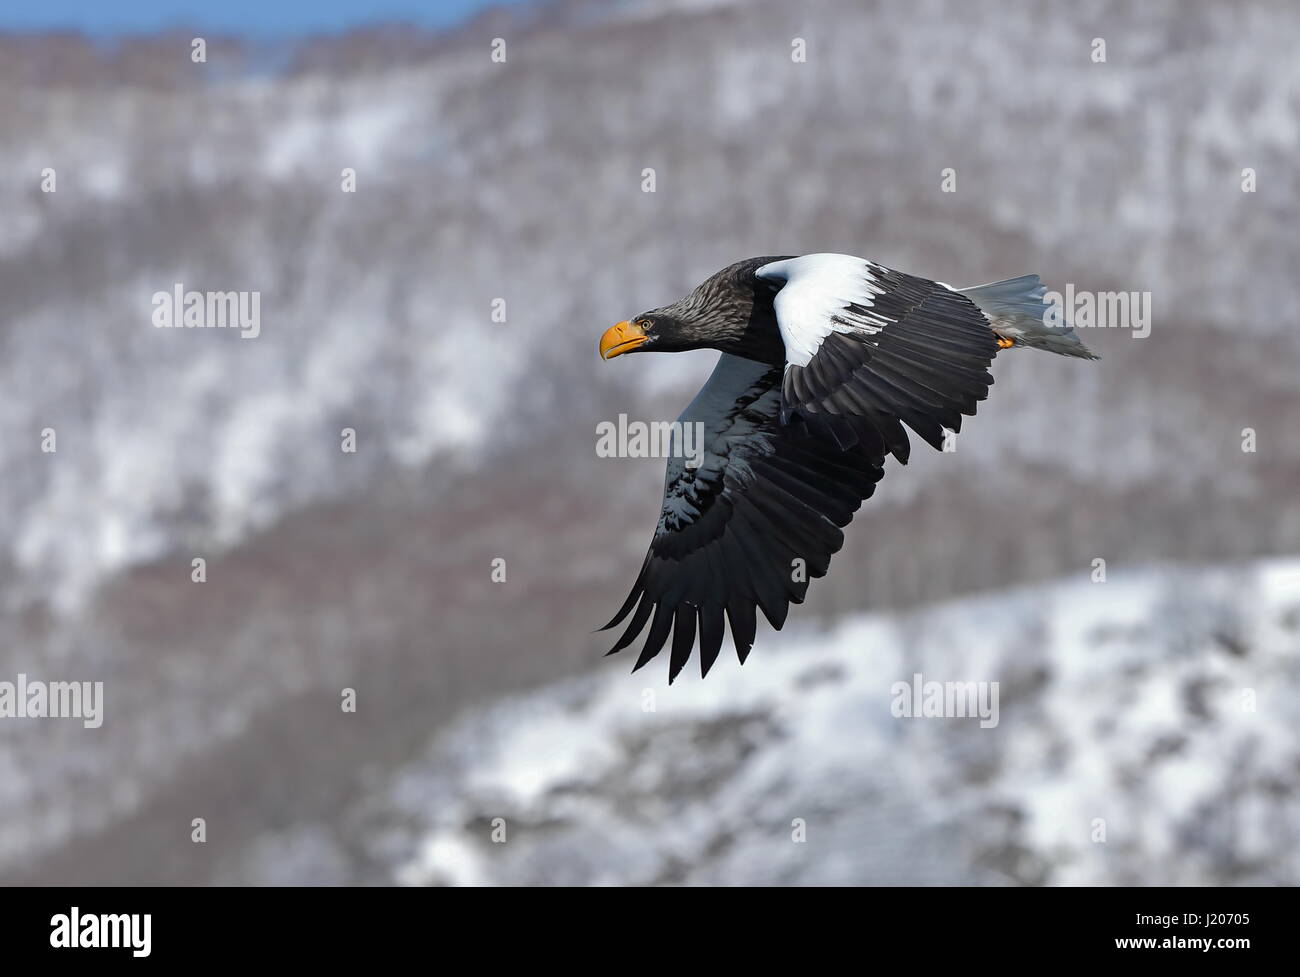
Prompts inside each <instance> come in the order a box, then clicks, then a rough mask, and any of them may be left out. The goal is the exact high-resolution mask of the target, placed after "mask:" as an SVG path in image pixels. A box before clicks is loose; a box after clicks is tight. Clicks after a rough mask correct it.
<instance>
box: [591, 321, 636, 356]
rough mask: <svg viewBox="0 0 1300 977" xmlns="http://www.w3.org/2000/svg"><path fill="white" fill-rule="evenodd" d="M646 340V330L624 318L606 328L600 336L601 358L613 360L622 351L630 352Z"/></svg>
mask: <svg viewBox="0 0 1300 977" xmlns="http://www.w3.org/2000/svg"><path fill="white" fill-rule="evenodd" d="M645 341H646V334H645V330H644V329H642V328H641V327H640V326H638V325H634V324H633V323H631V322H628V321H626V320H624V321H623V322H619V323H615V324H614V325H612V326H610V327H609V328H608V329H606V330H605V333H604V335H602V336H601V337H600V358H601V359H603V360H612V359H613V358H614V357H615V356H619V355H620V354H622V353H630V352H632V350H634V349H636V348H637V347H638V346H640V345H641V344H642V343H644V342H645Z"/></svg>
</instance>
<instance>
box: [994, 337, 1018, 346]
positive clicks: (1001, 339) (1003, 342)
mask: <svg viewBox="0 0 1300 977" xmlns="http://www.w3.org/2000/svg"><path fill="white" fill-rule="evenodd" d="M1014 345H1016V341H1015V340H1014V339H1007V338H1005V337H1003V336H999V337H998V349H1010V348H1011V347H1012V346H1014Z"/></svg>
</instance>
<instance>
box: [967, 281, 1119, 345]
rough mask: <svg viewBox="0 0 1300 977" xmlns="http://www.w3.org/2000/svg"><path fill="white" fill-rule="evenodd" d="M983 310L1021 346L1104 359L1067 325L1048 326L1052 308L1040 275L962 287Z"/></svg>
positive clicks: (998, 330)
mask: <svg viewBox="0 0 1300 977" xmlns="http://www.w3.org/2000/svg"><path fill="white" fill-rule="evenodd" d="M957 291H959V292H961V294H962V295H965V296H966V297H967V298H969V299H970V300H971V301H972V302H974V303H975V305H976V306H977V307H978V308H979V310H980V311H981V312H983V313H984V315H985V316H987V317H988V320H989V322H991V323H992V324H993V331H994V332H995V333H997V334H998V335H999V336H1001V337H1003V338H1004V339H1010V340H1011V341H1012V342H1013V343H1014V344H1015V345H1017V346H1032V347H1034V348H1035V349H1045V350H1047V351H1048V352H1049V353H1060V354H1061V355H1062V356H1081V357H1083V358H1084V359H1088V360H1099V359H1101V357H1100V356H1098V355H1097V354H1096V353H1094V352H1093V351H1092V350H1090V349H1089V348H1088V347H1087V346H1085V345H1083V341H1082V340H1081V339H1079V337H1078V336H1076V335H1075V334H1074V329H1073V328H1071V327H1070V326H1067V325H1064V324H1062V325H1059V326H1054V325H1048V323H1047V320H1046V313H1047V311H1048V307H1047V306H1046V305H1045V304H1044V303H1043V292H1044V288H1043V283H1042V282H1040V281H1039V280H1038V276H1037V275H1021V276H1020V277H1019V278H1008V279H1007V280H1006V281H1002V282H989V283H988V284H987V285H972V286H971V287H970V288H959V289H957Z"/></svg>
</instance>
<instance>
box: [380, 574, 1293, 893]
mask: <svg viewBox="0 0 1300 977" xmlns="http://www.w3.org/2000/svg"><path fill="white" fill-rule="evenodd" d="M622 664H624V663H623V662H616V663H615V664H614V665H613V666H612V667H611V668H610V670H609V671H608V673H607V674H604V675H602V676H600V677H598V678H592V679H586V680H579V681H573V682H567V683H564V684H563V685H560V686H557V687H554V688H550V689H543V690H539V691H538V692H536V693H533V694H530V695H526V696H523V697H521V698H517V699H512V700H510V701H505V702H501V703H499V704H497V705H496V706H495V707H493V708H492V709H491V710H489V711H487V712H486V713H485V714H483V715H479V716H474V717H472V718H469V719H467V720H465V721H463V722H461V723H460V724H458V725H457V726H456V727H455V728H454V729H452V730H450V731H448V732H447V733H446V735H444V736H441V737H439V738H438V740H437V741H436V742H435V744H434V745H433V746H432V747H431V749H430V751H429V754H428V756H427V758H425V759H424V760H423V761H421V762H420V763H419V764H417V765H413V766H412V768H410V769H408V770H407V771H406V772H405V773H404V774H403V775H402V776H401V777H399V778H398V779H397V780H396V781H395V783H394V784H393V785H392V788H391V792H390V794H389V795H388V797H387V798H386V800H385V802H384V804H380V805H378V808H375V807H372V808H371V809H370V812H369V817H370V818H371V819H372V823H374V824H375V825H376V826H377V825H379V824H380V823H382V824H383V825H385V826H386V827H384V828H382V829H380V828H378V827H377V829H376V831H375V834H374V838H375V839H378V840H377V841H375V842H374V843H375V844H376V845H381V844H382V845H384V846H388V847H387V849H385V850H387V851H389V852H390V853H400V852H403V851H405V852H406V853H407V857H406V858H405V859H404V860H401V864H400V868H399V869H398V870H397V872H396V873H395V877H396V878H397V879H398V880H400V881H403V882H407V883H414V884H421V883H451V884H493V883H578V884H587V883H592V884H599V883H616V882H617V883H654V882H681V883H721V884H736V885H750V884H770V883H778V882H794V883H839V882H857V883H905V882H913V883H916V882H920V883H940V882H949V883H952V882H958V883H961V882H964V883H988V882H994V883H996V882H1006V883H1013V882H1030V883H1039V882H1045V883H1051V884H1085V885H1087V884H1125V883H1133V882H1137V881H1140V882H1142V883H1144V884H1175V885H1178V884H1205V883H1212V882H1214V883H1221V882H1253V883H1278V882H1287V883H1292V884H1294V883H1295V882H1297V881H1300V864H1298V862H1297V857H1296V851H1297V842H1298V841H1300V838H1298V837H1297V832H1298V831H1300V798H1298V797H1297V796H1296V793H1295V787H1294V771H1295V769H1296V765H1297V763H1300V738H1298V737H1297V734H1298V733H1300V712H1297V710H1296V709H1295V705H1294V704H1295V701H1296V693H1297V690H1298V688H1300V560H1289V561H1275V562H1269V563H1263V564H1259V565H1257V566H1253V567H1249V568H1244V569H1234V570H1204V571H1188V570H1182V571H1164V570H1159V569H1153V570H1148V571H1144V572H1137V573H1129V574H1117V575H1114V576H1112V578H1111V579H1110V581H1109V582H1107V583H1092V582H1090V581H1087V580H1073V581H1065V582H1061V583H1056V584H1051V585H1046V586H1042V587H1030V588H1023V589H1020V590H1016V591H1013V592H1009V593H1004V594H987V595H984V596H982V597H981V598H978V599H972V600H964V601H959V602H954V603H950V604H945V605H941V606H938V607H935V608H931V609H925V610H921V611H918V612H916V613H912V614H907V615H897V616H887V615H866V616H859V617H855V618H852V619H849V620H847V621H845V622H844V623H843V624H842V625H841V626H839V627H836V628H834V629H833V630H831V631H829V632H827V633H824V634H821V633H815V632H811V631H808V630H804V631H797V630H796V631H792V632H789V633H786V634H784V635H781V636H771V635H766V636H763V637H762V638H761V639H760V646H759V648H758V650H757V651H756V652H755V654H754V656H753V658H752V659H751V660H750V662H749V663H748V664H747V665H746V666H745V668H744V669H743V670H742V669H741V668H739V667H738V666H737V665H736V664H735V663H734V662H730V663H723V664H722V665H721V667H719V668H716V669H715V670H714V672H713V674H711V675H710V677H709V679H708V681H707V682H700V681H698V679H694V677H693V676H691V677H688V676H686V675H684V676H683V680H682V681H681V682H679V683H678V684H677V685H675V686H673V687H672V688H671V689H670V688H668V687H667V686H666V685H664V676H663V675H662V674H661V673H662V672H663V671H664V670H663V669H661V668H658V667H657V666H658V665H659V664H660V663H659V662H655V663H654V664H653V665H652V666H650V668H649V670H648V671H647V672H643V673H638V674H637V675H636V676H635V677H632V676H629V675H627V674H626V673H625V671H624V669H622V668H620V667H618V666H619V665H622ZM915 672H920V673H922V674H923V675H924V676H925V678H926V679H934V680H938V681H966V680H971V681H981V680H987V681H996V682H998V683H1000V686H999V687H1000V699H1001V710H1000V722H999V724H998V725H997V726H996V727H995V728H991V729H981V728H980V725H979V722H978V720H972V719H960V718H942V719H941V718H931V719H907V718H894V717H893V716H892V715H891V709H890V703H891V699H892V696H891V690H890V687H891V685H892V684H893V683H894V682H896V681H910V680H911V677H912V675H913V674H914V673H915ZM1252 691H1253V694H1254V697H1255V702H1254V706H1253V708H1252V707H1250V705H1249V703H1248V701H1247V698H1246V697H1247V696H1249V695H1250V694H1251V692H1252ZM646 696H653V698H654V711H645V710H644V708H643V705H644V702H645V701H646V700H645V697H646ZM386 805H387V806H386ZM498 818H500V819H504V828H505V833H506V834H505V837H506V840H505V843H504V844H501V843H493V842H492V841H491V838H492V832H493V827H494V820H495V819H498ZM800 818H801V819H803V820H804V822H805V824H806V841H805V842H803V843H796V842H795V841H793V840H792V831H793V830H794V827H792V825H795V819H800ZM1096 819H1102V820H1104V822H1105V825H1104V832H1105V833H1104V841H1102V840H1094V836H1096V835H1098V831H1099V825H1098V823H1097V820H1096ZM394 824H400V825H402V826H403V827H402V828H400V829H398V828H394V827H392V826H393V825H394Z"/></svg>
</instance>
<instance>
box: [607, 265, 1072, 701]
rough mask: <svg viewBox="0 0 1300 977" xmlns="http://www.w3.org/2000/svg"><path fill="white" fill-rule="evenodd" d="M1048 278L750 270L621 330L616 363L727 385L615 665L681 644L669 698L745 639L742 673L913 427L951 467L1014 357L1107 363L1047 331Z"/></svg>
mask: <svg viewBox="0 0 1300 977" xmlns="http://www.w3.org/2000/svg"><path fill="white" fill-rule="evenodd" d="M1046 311H1047V306H1045V305H1044V304H1043V286H1042V284H1041V283H1040V282H1039V280H1038V276H1037V275H1025V276H1023V277H1021V278H1013V279H1010V280H1008V281H1002V282H994V283H992V284H989V285H977V286H975V287H972V288H962V289H953V288H951V287H949V286H948V285H945V284H943V283H942V282H932V281H928V280H927V279H924V278H917V277H915V276H913V275H906V274H903V273H902V272H898V271H893V270H892V269H889V268H885V267H883V266H881V265H878V264H876V263H875V262H872V261H867V260H866V259H863V258H855V257H853V256H852V255H847V254H807V255H803V256H801V257H791V256H788V255H787V256H779V255H774V256H769V257H763V258H749V259H747V260H745V261H739V262H737V263H736V264H734V265H731V266H729V267H727V268H724V269H722V271H720V272H718V273H717V274H716V275H714V276H712V277H711V278H709V279H708V280H707V281H705V282H704V283H703V284H702V285H700V286H699V287H698V288H697V289H695V291H693V292H691V294H689V295H687V296H686V297H685V298H683V299H681V300H680V301H677V302H674V303H672V304H671V305H666V306H664V307H663V308H661V309H653V310H651V311H650V312H644V313H642V314H641V315H639V316H637V317H635V318H634V319H631V320H628V321H625V322H620V323H618V324H617V325H615V326H612V327H611V328H609V329H608V330H606V331H605V334H604V335H603V336H601V337H600V355H601V356H602V357H603V358H604V359H607V360H609V359H613V358H614V357H615V356H621V355H622V354H624V353H632V352H654V351H658V352H677V351H679V350H688V349H705V348H707V349H716V350H720V351H721V353H722V356H721V357H719V359H718V364H717V366H716V367H714V370H713V373H712V375H710V377H709V379H708V381H707V382H706V383H705V384H704V387H703V388H702V389H701V390H700V392H699V393H698V394H697V395H696V397H695V399H694V400H692V401H691V403H690V404H689V405H688V406H687V408H686V410H685V411H683V412H682V415H681V417H679V418H678V421H679V422H681V424H679V425H676V426H674V431H675V432H677V434H678V435H680V432H681V430H682V428H683V426H684V425H685V424H702V425H703V431H704V445H703V447H704V453H703V456H702V459H700V464H699V465H698V466H695V467H689V466H688V465H687V464H686V463H685V461H684V459H683V457H682V453H681V451H680V450H676V449H675V450H673V451H672V452H671V457H670V458H669V460H668V473H667V476H666V478H665V480H664V503H663V510H662V512H661V513H660V516H659V524H658V527H657V528H656V529H655V534H654V539H653V540H651V542H650V550H649V552H648V553H646V557H645V562H644V563H642V564H641V572H640V574H638V576H637V579H636V583H635V584H634V585H633V587H632V592H631V593H630V594H629V595H628V598H627V600H626V601H625V602H624V603H623V606H622V607H621V608H619V611H618V613H617V614H615V615H614V618H613V620H611V621H610V622H609V623H608V624H607V625H605V627H604V628H601V630H602V631H603V630H606V629H608V628H612V627H614V626H615V625H617V624H619V623H620V622H621V621H623V619H624V618H626V617H627V616H628V615H629V614H631V615H632V619H631V621H630V622H629V623H628V626H627V629H626V630H625V631H624V632H623V636H622V637H621V638H619V640H618V643H617V644H616V645H615V646H614V647H613V648H612V649H611V650H610V652H609V654H613V653H614V652H616V651H621V650H622V649H624V648H626V647H627V646H628V645H630V644H631V643H632V642H633V641H634V640H636V638H637V637H638V636H639V635H640V634H641V632H642V631H643V630H645V628H646V625H647V624H648V625H649V629H650V630H649V633H648V634H647V636H646V641H645V645H644V646H643V647H642V649H641V655H640V657H639V658H638V659H637V662H636V666H635V667H634V668H633V671H635V670H636V669H637V668H640V667H641V666H642V665H644V664H646V662H648V661H650V659H652V658H654V657H655V655H657V654H659V651H660V650H661V649H662V648H663V646H664V644H665V642H667V640H668V635H669V632H670V631H671V632H672V651H671V654H670V656H669V666H668V680H669V681H670V682H671V681H672V680H673V679H675V678H676V677H677V674H678V673H679V672H680V671H681V670H682V667H683V666H684V665H685V664H686V662H687V661H688V660H689V658H690V656H691V650H692V648H693V647H694V646H695V642H696V638H697V637H698V639H699V644H700V672H701V674H702V675H707V674H708V671H709V669H710V668H711V667H712V666H713V663H714V661H715V660H716V659H717V657H718V652H719V650H720V649H721V647H722V639H723V627H724V625H723V622H724V617H725V620H726V621H727V622H728V623H729V624H730V627H731V637H732V641H733V643H734V644H735V646H736V653H737V655H739V657H740V660H741V662H742V663H743V662H744V661H745V658H746V657H747V656H748V655H749V650H750V648H751V647H752V646H753V643H754V631H755V613H754V610H755V607H759V608H762V611H763V616H764V617H766V618H767V620H768V623H770V624H771V625H772V627H774V628H776V629H777V630H780V628H781V625H782V624H783V623H785V617H786V612H787V611H788V610H789V607H790V604H791V602H793V603H796V604H800V603H803V599H804V594H805V592H806V591H807V589H808V580H809V578H811V577H820V576H823V575H825V573H826V570H827V567H828V566H829V564H830V558H831V554H833V553H835V552H836V551H837V550H839V548H840V546H841V545H842V544H843V542H844V534H843V532H841V530H842V529H843V527H844V526H846V525H848V523H849V520H850V519H852V518H853V513H854V512H856V511H857V508H858V506H859V505H861V504H862V500H863V499H867V498H870V496H871V493H872V492H873V491H874V490H875V486H876V482H877V481H879V480H880V477H881V475H882V474H883V472H884V461H885V456H886V455H893V456H894V457H895V458H897V459H898V460H899V461H900V462H902V463H904V464H905V463H906V462H907V457H908V452H909V449H910V446H909V443H908V438H907V432H906V431H905V430H904V427H903V425H907V427H910V428H911V429H912V430H913V431H915V432H916V433H917V434H919V435H920V436H921V438H922V439H923V440H924V441H926V442H927V443H928V444H930V445H932V446H933V447H935V448H939V449H942V446H943V441H944V436H945V435H944V431H945V429H951V430H952V431H959V430H960V429H961V415H962V414H969V415H973V414H974V413H975V404H976V401H980V400H983V399H984V398H985V397H986V396H987V395H988V389H989V385H990V384H992V383H993V377H991V376H990V375H989V373H988V367H989V365H990V364H991V363H992V362H993V357H994V356H996V355H997V353H998V351H999V350H1000V349H1008V348H1010V347H1013V346H1032V347H1037V348H1039V349H1045V350H1049V351H1050V352H1053V353H1061V354H1064V355H1066V356H1079V357H1084V358H1087V359H1096V358H1097V357H1096V355H1095V354H1094V353H1093V352H1092V351H1091V350H1089V349H1088V347H1086V346H1085V345H1084V344H1083V343H1082V342H1080V340H1079V338H1078V337H1077V336H1076V335H1075V334H1074V331H1073V330H1072V329H1071V328H1069V327H1068V326H1066V325H1052V324H1049V323H1048V322H1047V321H1046V317H1045V312H1046Z"/></svg>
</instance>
